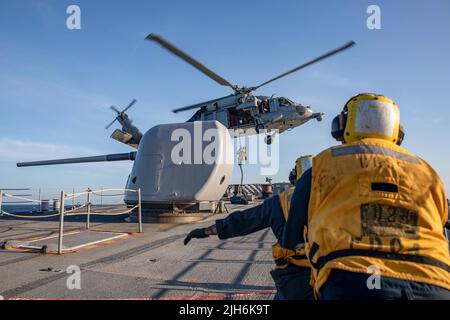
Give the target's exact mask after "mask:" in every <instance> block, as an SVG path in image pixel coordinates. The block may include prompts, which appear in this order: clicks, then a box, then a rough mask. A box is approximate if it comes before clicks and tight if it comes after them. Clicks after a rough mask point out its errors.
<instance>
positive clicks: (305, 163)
mask: <svg viewBox="0 0 450 320" xmlns="http://www.w3.org/2000/svg"><path fill="white" fill-rule="evenodd" d="M313 158H314V156H312V155H307V156H301V157H299V158H298V159H297V160H295V169H296V171H297V180H298V179H300V178H301V177H302V175H303V174H304V173H305V171H306V170H308V169H311V168H312V159H313Z"/></svg>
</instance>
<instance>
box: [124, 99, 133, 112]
mask: <svg viewBox="0 0 450 320" xmlns="http://www.w3.org/2000/svg"><path fill="white" fill-rule="evenodd" d="M135 103H136V99H133V101H131V102H130V104H129V105H128V106H127V107H126V108H125V109H123V110H122V112H125V111H127V110H128V109H130V108H131V107H132V106H133V104H135Z"/></svg>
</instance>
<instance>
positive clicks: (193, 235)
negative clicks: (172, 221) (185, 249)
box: [184, 228, 209, 245]
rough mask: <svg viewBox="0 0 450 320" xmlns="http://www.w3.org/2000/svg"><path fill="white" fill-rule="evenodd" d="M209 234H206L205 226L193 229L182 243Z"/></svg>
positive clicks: (185, 243) (205, 236)
mask: <svg viewBox="0 0 450 320" xmlns="http://www.w3.org/2000/svg"><path fill="white" fill-rule="evenodd" d="M208 237H209V234H206V228H200V229H194V230H192V231H191V232H189V234H188V235H187V236H186V238H185V239H184V245H187V244H188V243H189V241H191V239H192V238H196V239H201V238H208Z"/></svg>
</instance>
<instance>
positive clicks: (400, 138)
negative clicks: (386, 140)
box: [396, 124, 405, 146]
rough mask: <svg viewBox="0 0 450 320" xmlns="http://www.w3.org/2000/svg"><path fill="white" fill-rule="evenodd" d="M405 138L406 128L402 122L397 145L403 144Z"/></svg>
mask: <svg viewBox="0 0 450 320" xmlns="http://www.w3.org/2000/svg"><path fill="white" fill-rule="evenodd" d="M404 138H405V128H404V127H403V125H402V124H400V126H399V128H398V138H397V142H396V143H397V145H399V146H400V145H401V144H402V142H403V139H404Z"/></svg>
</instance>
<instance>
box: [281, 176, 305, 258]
mask: <svg viewBox="0 0 450 320" xmlns="http://www.w3.org/2000/svg"><path fill="white" fill-rule="evenodd" d="M311 177H312V170H311V169H308V170H307V171H305V172H304V173H303V175H302V177H301V178H300V180H298V181H297V184H296V185H295V190H294V193H293V194H292V198H291V206H290V209H289V216H288V219H287V222H286V224H285V226H284V230H283V235H282V237H281V238H282V239H281V246H282V247H284V248H287V249H292V250H293V249H296V247H297V246H298V245H299V244H302V243H304V242H305V241H304V239H303V230H304V227H305V226H306V225H307V224H308V205H309V197H310V194H311Z"/></svg>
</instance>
